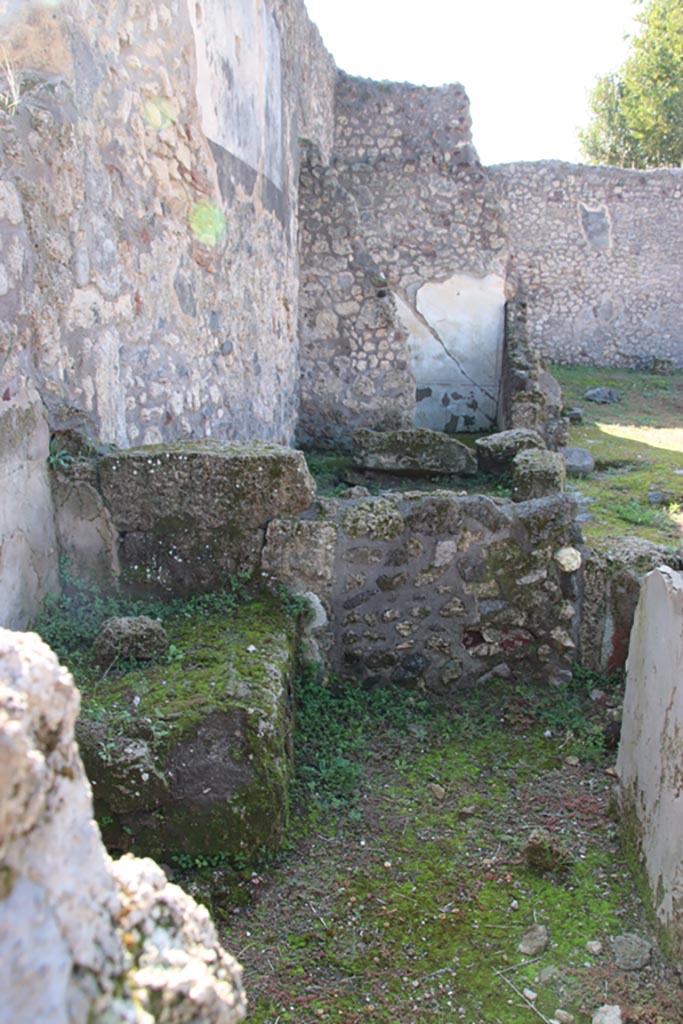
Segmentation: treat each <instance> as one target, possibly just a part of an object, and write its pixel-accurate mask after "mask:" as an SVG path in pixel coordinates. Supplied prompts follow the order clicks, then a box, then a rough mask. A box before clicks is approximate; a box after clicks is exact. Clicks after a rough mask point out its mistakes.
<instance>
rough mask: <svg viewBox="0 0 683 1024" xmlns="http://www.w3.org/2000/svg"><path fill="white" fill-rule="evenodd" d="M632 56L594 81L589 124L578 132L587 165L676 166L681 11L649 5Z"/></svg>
mask: <svg viewBox="0 0 683 1024" xmlns="http://www.w3.org/2000/svg"><path fill="white" fill-rule="evenodd" d="M638 20H639V21H640V23H641V25H642V26H643V28H642V31H641V32H640V33H639V34H638V35H636V36H635V37H634V38H633V40H632V44H631V54H630V56H629V57H628V58H627V60H626V61H625V63H624V64H623V65H622V67H621V68H620V69H619V71H617V72H616V73H614V74H609V75H603V76H601V77H600V78H598V79H597V81H596V84H595V87H594V88H593V91H592V93H591V97H590V107H591V114H592V117H591V121H590V123H589V125H588V127H587V128H586V129H585V130H584V131H582V132H580V133H579V138H580V140H581V146H582V150H583V154H584V156H585V158H586V159H587V160H589V161H590V162H591V163H607V164H616V165H618V166H622V167H663V166H673V167H677V166H680V165H681V163H683V6H682V5H681V2H680V0H650V2H649V3H648V4H647V6H645V7H644V8H643V10H642V11H641V12H640V14H639V15H638Z"/></svg>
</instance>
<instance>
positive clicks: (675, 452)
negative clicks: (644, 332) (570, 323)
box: [552, 366, 683, 549]
mask: <svg viewBox="0 0 683 1024" xmlns="http://www.w3.org/2000/svg"><path fill="white" fill-rule="evenodd" d="M552 369H553V373H554V375H555V376H556V377H557V379H558V380H559V382H560V384H561V386H562V390H563V393H564V401H565V407H568V408H571V407H573V406H578V407H580V408H582V409H583V422H582V423H580V424H577V425H573V426H571V427H570V432H569V442H568V443H569V445H571V446H574V447H580V448H586V449H587V450H588V451H590V452H591V454H592V455H593V458H594V459H595V464H596V469H595V472H593V473H591V474H590V475H589V476H588V477H585V478H582V479H581V480H575V481H570V482H569V484H568V488H569V489H570V490H574V491H576V492H577V493H578V494H579V495H580V496H582V497H583V498H584V499H586V511H587V512H588V513H589V514H590V515H592V516H593V518H592V519H588V520H586V521H585V522H584V523H583V524H582V528H583V531H584V535H585V537H586V540H587V541H588V543H589V544H591V545H592V546H594V547H596V548H598V549H601V548H604V547H608V546H609V544H610V541H613V540H614V538H615V537H623V536H638V537H644V538H645V539H647V540H650V541H653V542H654V543H656V544H663V545H665V546H669V547H672V548H673V547H677V546H678V545H679V544H680V542H681V537H682V536H683V426H682V424H683V373H675V374H670V375H667V376H659V375H656V374H651V373H636V372H635V371H630V370H612V369H597V368H591V367H583V366H581V367H577V366H572V367H567V366H554V367H553V368H552ZM596 386H602V387H610V388H615V389H616V390H617V391H619V393H620V394H621V396H622V400H621V402H618V403H615V404H613V405H598V404H596V403H593V402H588V401H586V400H585V399H584V398H583V394H584V392H585V390H586V389H587V388H589V387H596ZM654 494H659V495H661V496H662V499H661V504H652V503H651V501H650V500H649V499H648V495H654Z"/></svg>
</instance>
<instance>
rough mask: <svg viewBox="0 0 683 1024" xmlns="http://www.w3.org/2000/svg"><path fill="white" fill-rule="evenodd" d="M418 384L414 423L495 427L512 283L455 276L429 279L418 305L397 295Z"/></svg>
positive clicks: (439, 426)
mask: <svg viewBox="0 0 683 1024" xmlns="http://www.w3.org/2000/svg"><path fill="white" fill-rule="evenodd" d="M396 306H397V311H398V315H399V318H400V320H401V323H402V325H403V327H404V328H405V330H406V331H407V333H408V347H409V349H410V353H411V357H412V369H413V375H414V377H415V386H416V409H415V425H416V426H418V427H429V428H431V429H432V430H447V431H448V432H451V433H454V432H456V431H457V432H459V431H464V430H470V431H474V430H489V429H491V428H492V427H495V424H496V417H497V412H498V394H499V390H500V378H501V368H502V359H503V328H504V311H505V282H504V280H503V278H502V277H499V276H498V275H497V274H488V275H487V276H486V277H482V278H476V277H471V276H470V275H468V274H454V275H453V276H452V277H450V278H448V280H446V281H440V282H439V281H431V282H427V283H426V284H424V285H423V286H422V287H421V288H420V289H419V291H418V293H417V296H416V303H415V309H411V308H410V307H409V306H408V305H407V304H406V303H405V302H404V301H402V300H401V299H400V298H399V297H398V296H396Z"/></svg>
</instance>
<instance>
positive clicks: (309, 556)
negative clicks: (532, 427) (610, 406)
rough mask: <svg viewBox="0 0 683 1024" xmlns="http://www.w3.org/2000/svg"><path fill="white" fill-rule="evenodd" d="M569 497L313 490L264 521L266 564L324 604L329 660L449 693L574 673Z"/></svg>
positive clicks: (575, 554)
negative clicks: (294, 515)
mask: <svg viewBox="0 0 683 1024" xmlns="http://www.w3.org/2000/svg"><path fill="white" fill-rule="evenodd" d="M575 515H576V505H575V502H574V500H573V499H572V498H570V497H568V496H566V495H557V496H554V497H550V498H542V499H537V500H534V501H528V502H523V503H520V504H513V503H512V502H509V501H504V500H501V499H494V498H486V497H481V496H473V497H462V496H458V495H456V494H454V493H452V492H435V493H432V494H425V493H424V492H415V493H408V494H399V493H389V492H387V493H385V494H384V495H383V496H381V497H378V498H371V499H350V500H340V501H321V502H318V503H316V504H315V505H314V506H313V507H312V509H311V510H309V512H307V513H306V514H305V516H304V517H302V518H300V519H299V521H298V522H292V521H287V520H276V521H274V522H272V523H271V524H270V525H269V527H268V532H267V537H266V546H265V548H264V552H263V566H264V568H265V569H266V570H268V571H269V572H271V573H273V574H274V575H277V577H278V578H279V579H281V580H282V581H283V582H285V583H286V584H287V585H288V586H290V587H292V588H293V589H294V590H296V591H299V592H302V593H306V592H312V593H314V594H315V595H317V597H318V598H319V599H320V601H321V602H322V603H323V605H324V606H325V608H326V610H327V613H328V617H329V620H328V623H327V625H324V626H322V628H321V630H320V632H318V633H317V634H316V637H317V640H318V643H319V645H320V647H321V648H322V649H323V650H324V651H325V653H326V657H327V659H328V661H329V663H330V667H331V668H332V669H333V670H334V671H336V672H339V673H341V674H344V675H351V676H353V677H356V678H358V679H359V680H361V681H363V682H365V683H366V684H374V683H381V684H385V685H397V686H408V687H414V688H416V689H418V690H425V691H430V692H433V693H441V694H446V693H452V692H453V691H454V690H455V689H457V687H458V686H460V685H468V684H471V683H473V682H476V681H478V680H483V679H485V678H487V677H488V678H490V677H494V676H497V677H499V678H503V679H505V678H511V679H513V678H518V679H524V680H536V681H538V682H539V683H541V684H542V685H544V686H547V685H549V684H552V683H557V684H560V683H562V682H566V680H567V679H568V678H569V677H570V675H571V665H572V662H573V659H574V654H575V644H576V634H577V628H578V612H579V608H578V599H579V586H578V581H579V579H580V576H581V567H582V556H581V553H580V551H579V550H577V549H576V548H575V547H574V545H576V544H577V543H580V534H579V532H578V530H577V528H576V526H575V522H574V520H575Z"/></svg>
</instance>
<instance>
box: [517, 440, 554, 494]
mask: <svg viewBox="0 0 683 1024" xmlns="http://www.w3.org/2000/svg"><path fill="white" fill-rule="evenodd" d="M566 479H567V468H566V466H565V462H564V459H563V458H562V456H561V455H560V454H559V452H549V451H542V450H540V449H537V448H531V449H530V448H527V449H526V450H524V451H521V452H518V454H517V455H515V457H514V459H513V461H512V497H513V499H514V500H515V501H529V500H530V499H532V498H545V497H546V496H548V495H551V494H557V493H558V492H561V491H563V490H564V485H565V481H566Z"/></svg>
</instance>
